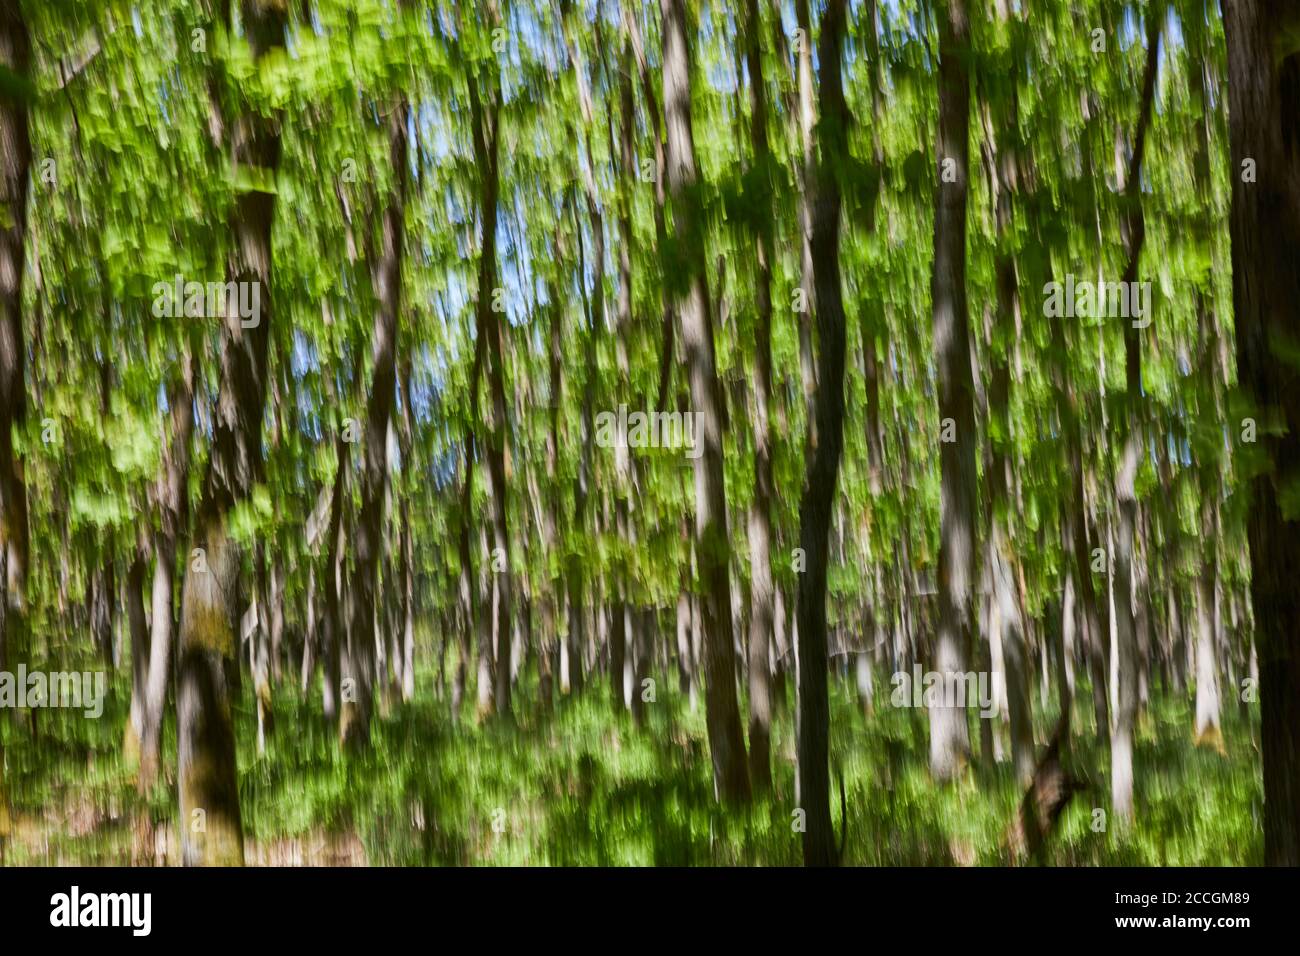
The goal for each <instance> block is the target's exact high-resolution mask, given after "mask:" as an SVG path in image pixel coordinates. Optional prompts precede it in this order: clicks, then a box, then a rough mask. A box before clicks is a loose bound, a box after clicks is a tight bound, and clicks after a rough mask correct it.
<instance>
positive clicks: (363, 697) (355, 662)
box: [339, 97, 410, 746]
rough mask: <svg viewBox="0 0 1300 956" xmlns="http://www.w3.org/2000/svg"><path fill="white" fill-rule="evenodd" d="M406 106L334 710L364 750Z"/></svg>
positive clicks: (384, 253) (393, 144) (383, 253)
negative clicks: (346, 688)
mask: <svg viewBox="0 0 1300 956" xmlns="http://www.w3.org/2000/svg"><path fill="white" fill-rule="evenodd" d="M409 118H410V105H409V104H408V103H407V101H406V99H405V97H399V98H398V100H397V102H396V103H393V104H391V105H390V106H389V111H388V117H387V130H386V132H387V135H388V160H389V165H390V168H391V169H392V170H393V177H394V186H393V193H392V195H391V196H390V197H389V199H388V203H387V206H386V207H385V209H384V214H383V220H382V223H381V225H380V245H379V248H378V250H376V253H377V257H378V262H377V263H376V265H375V269H374V275H373V282H374V288H375V299H376V302H377V303H378V308H377V310H376V314H375V324H374V329H373V331H372V333H371V340H370V352H371V361H372V365H373V369H374V372H373V378H372V380H371V384H370V399H369V402H368V403H367V409H366V429H365V435H364V438H363V441H364V451H363V459H362V464H361V474H360V507H359V511H358V514H357V522H356V529H355V534H354V535H353V540H352V555H353V561H354V566H353V574H352V578H351V582H352V587H353V603H352V626H351V628H350V629H349V634H348V639H347V641H346V642H344V645H343V649H344V655H343V664H342V677H343V679H344V680H345V681H346V680H349V679H351V680H352V681H353V682H354V686H355V694H344V696H343V700H342V706H341V707H340V709H339V740H340V741H341V742H342V743H343V744H345V745H351V746H364V745H366V744H367V743H368V741H369V736H370V716H371V705H372V699H373V694H374V687H375V682H376V680H377V679H380V678H381V676H382V675H377V674H376V669H375V644H374V641H375V638H374V635H375V617H376V614H377V611H378V588H379V560H380V555H381V553H382V551H383V535H384V494H385V489H386V487H387V485H388V467H389V463H388V430H389V424H390V421H391V418H392V411H393V407H394V403H395V402H396V397H397V334H398V322H399V316H400V313H401V307H402V266H403V260H404V258H405V249H406V193H407V182H408V180H409V175H408V170H409V168H410V163H409V160H408V157H407V123H408V120H409Z"/></svg>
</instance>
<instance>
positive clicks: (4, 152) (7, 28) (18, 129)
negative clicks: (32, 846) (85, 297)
mask: <svg viewBox="0 0 1300 956" xmlns="http://www.w3.org/2000/svg"><path fill="white" fill-rule="evenodd" d="M30 60H31V41H30V38H29V37H28V33H27V24H26V23H25V22H24V20H23V14H22V5H21V4H20V3H18V2H17V0H5V2H3V3H0V67H3V68H4V69H5V70H6V71H7V72H9V73H11V74H13V75H14V76H15V77H21V78H23V79H24V80H25V79H26V78H27V73H28V69H29V64H30ZM25 97H26V94H25V93H24V92H23V90H22V87H21V86H20V85H19V84H18V83H17V82H15V83H12V84H10V85H9V86H8V88H7V91H6V92H5V94H4V96H3V97H2V98H0V211H3V213H4V215H3V217H2V218H0V548H3V549H4V551H5V557H6V561H5V564H6V573H5V577H4V578H3V579H0V598H4V599H6V600H8V601H10V602H11V603H12V604H13V612H14V613H11V614H10V615H8V616H7V617H6V626H7V627H8V628H9V631H10V634H6V633H5V632H3V631H0V656H3V648H4V644H5V641H6V639H7V638H8V637H10V636H12V634H14V633H16V632H17V630H18V626H19V625H20V624H21V623H22V615H21V611H22V610H23V608H24V604H25V595H26V582H27V561H28V531H27V487H26V484H25V483H24V480H23V468H22V462H20V461H19V460H18V458H17V456H16V454H15V453H14V444H13V436H14V433H15V432H19V431H21V430H22V428H23V423H24V422H25V421H26V418H27V384H26V365H27V337H26V336H25V335H24V333H23V313H22V307H23V277H24V275H25V273H26V265H25V260H26V245H25V243H26V240H27V192H28V178H29V177H28V174H29V171H30V167H31V160H32V147H31V139H30V134H29V132H28V121H27V100H26V98H25ZM2 773H3V771H2V770H0V774H2ZM0 799H3V789H0ZM0 812H2V806H0Z"/></svg>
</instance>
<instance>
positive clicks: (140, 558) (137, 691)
mask: <svg viewBox="0 0 1300 956" xmlns="http://www.w3.org/2000/svg"><path fill="white" fill-rule="evenodd" d="M148 567H149V551H148V541H147V538H146V537H145V536H144V535H142V536H141V540H140V541H139V543H138V544H137V545H136V549H135V554H133V555H132V557H131V564H130V566H129V567H128V569H127V574H126V614H127V621H128V623H129V624H130V630H131V704H130V709H129V711H128V716H127V721H126V734H125V737H124V738H123V741H122V753H123V755H124V756H125V757H126V759H127V760H128V761H131V762H138V760H139V757H140V744H141V741H142V740H143V738H144V723H145V696H146V686H147V684H148V677H149V626H148V624H147V623H146V622H145V613H144V581H145V575H146V573H147V571H148Z"/></svg>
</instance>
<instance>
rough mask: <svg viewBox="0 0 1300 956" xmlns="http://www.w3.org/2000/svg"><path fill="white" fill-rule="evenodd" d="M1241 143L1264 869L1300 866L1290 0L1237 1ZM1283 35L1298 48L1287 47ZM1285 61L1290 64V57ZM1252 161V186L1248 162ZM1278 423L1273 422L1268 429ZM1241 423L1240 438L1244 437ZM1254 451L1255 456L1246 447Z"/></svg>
mask: <svg viewBox="0 0 1300 956" xmlns="http://www.w3.org/2000/svg"><path fill="white" fill-rule="evenodd" d="M1224 20H1225V25H1224V30H1225V33H1226V35H1227V45H1228V74H1229V79H1228V94H1229V100H1228V116H1229V120H1230V134H1231V143H1232V167H1231V174H1232V213H1231V219H1230V224H1231V230H1232V301H1233V315H1234V317H1235V322H1236V329H1237V366H1238V382H1239V383H1240V387H1241V389H1242V391H1243V392H1244V393H1245V397H1246V398H1247V400H1249V401H1250V402H1252V403H1253V414H1254V415H1256V416H1258V417H1259V418H1261V419H1262V420H1261V421H1260V423H1259V442H1260V444H1261V445H1263V447H1262V448H1261V449H1259V451H1260V452H1262V454H1260V455H1259V464H1260V465H1261V466H1264V467H1262V470H1260V471H1258V472H1256V474H1255V477H1254V478H1253V480H1252V482H1251V503H1250V515H1249V518H1248V524H1247V534H1248V537H1249V540H1250V562H1251V599H1252V602H1253V604H1254V619H1255V627H1256V647H1257V652H1258V666H1259V678H1260V688H1259V692H1260V710H1261V715H1262V722H1261V728H1260V735H1261V750H1262V753H1263V762H1264V861H1265V863H1267V864H1269V865H1274V866H1297V865H1300V590H1298V589H1297V588H1296V586H1295V569H1296V568H1297V567H1300V521H1297V520H1296V516H1295V515H1294V514H1293V513H1289V512H1287V511H1284V510H1283V507H1282V503H1281V500H1280V499H1281V498H1282V496H1283V494H1284V492H1285V491H1286V490H1287V489H1290V488H1294V487H1295V483H1296V481H1297V479H1298V478H1300V391H1297V390H1296V388H1295V387H1294V382H1293V380H1294V377H1295V367H1294V357H1293V355H1294V353H1293V343H1294V341H1295V340H1296V337H1297V336H1298V335H1300V270H1298V269H1296V267H1295V250H1296V249H1297V248H1300V213H1297V210H1300V151H1298V150H1297V143H1300V53H1298V52H1297V51H1296V50H1295V39H1294V38H1295V36H1296V33H1297V30H1300V12H1297V10H1296V9H1295V6H1294V4H1291V3H1288V2H1286V0H1227V2H1225V4H1224ZM1279 37H1289V38H1290V48H1280V47H1279V46H1278V44H1277V40H1278V38H1279ZM1283 54H1285V55H1283ZM1248 159H1249V160H1252V161H1253V162H1252V163H1251V165H1253V166H1254V168H1255V176H1254V177H1253V179H1254V181H1251V182H1247V181H1245V179H1246V178H1247V177H1245V176H1244V175H1243V172H1244V171H1243V163H1245V162H1246V160H1248ZM1266 422H1267V423H1268V424H1265V423H1266ZM1241 427H1242V426H1241V423H1233V425H1232V429H1233V431H1234V432H1235V433H1236V434H1237V435H1240V434H1241V430H1240V429H1241ZM1246 450H1247V451H1249V449H1246Z"/></svg>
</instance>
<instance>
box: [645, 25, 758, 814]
mask: <svg viewBox="0 0 1300 956" xmlns="http://www.w3.org/2000/svg"><path fill="white" fill-rule="evenodd" d="M660 12H661V14H662V17H663V77H664V115H665V118H666V120H667V128H668V177H667V178H668V189H669V193H670V195H671V197H672V212H673V220H674V228H675V231H676V234H677V236H678V238H679V241H680V242H682V243H683V245H684V249H683V257H682V261H681V266H682V268H684V269H686V270H688V272H689V275H690V280H689V285H687V286H686V287H685V289H686V291H685V292H684V293H683V294H682V295H681V297H680V299H679V302H678V311H679V314H680V315H681V324H682V328H681V333H682V347H683V349H684V351H685V354H686V371H687V375H688V377H689V381H690V393H691V404H692V406H693V407H694V411H695V416H696V419H695V420H696V442H697V448H696V452H695V453H696V454H697V455H698V457H697V458H696V459H695V542H696V557H697V559H698V561H699V566H700V581H701V585H702V589H703V593H702V595H701V596H702V602H701V603H702V605H703V618H704V670H705V694H706V699H707V705H706V706H707V723H708V730H709V749H710V752H711V753H712V756H713V782H714V787H715V790H716V792H717V795H718V796H719V798H721V799H723V800H726V801H745V800H748V799H749V795H750V789H749V771H748V768H747V767H746V760H745V741H744V737H743V736H742V735H741V730H740V710H739V708H738V707H737V705H736V660H735V658H736V653H735V647H734V645H733V643H732V633H731V580H730V560H729V555H730V550H731V549H730V544H729V542H728V540H727V496H726V486H725V478H724V474H723V468H722V418H723V411H722V395H721V390H720V388H719V386H718V376H717V363H716V360H715V357H714V345H713V320H712V316H711V314H710V312H711V308H712V306H711V300H710V299H709V289H708V280H707V277H706V275H705V271H704V268H705V266H704V264H705V261H706V258H705V250H704V234H703V223H702V222H701V221H700V216H699V211H698V209H697V208H696V203H697V202H698V197H697V196H696V195H695V189H696V183H697V175H696V160H695V134H694V131H693V129H692V124H691V87H690V54H689V48H688V45H687V43H688V40H687V37H688V33H693V32H694V30H693V24H692V29H691V30H690V31H688V29H687V13H686V3H685V0H660Z"/></svg>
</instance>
